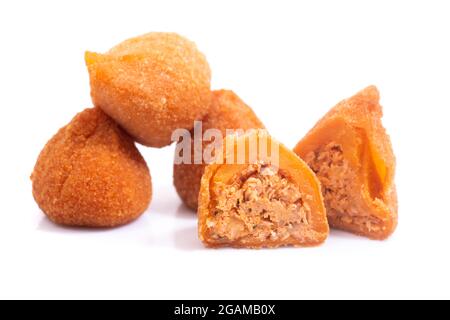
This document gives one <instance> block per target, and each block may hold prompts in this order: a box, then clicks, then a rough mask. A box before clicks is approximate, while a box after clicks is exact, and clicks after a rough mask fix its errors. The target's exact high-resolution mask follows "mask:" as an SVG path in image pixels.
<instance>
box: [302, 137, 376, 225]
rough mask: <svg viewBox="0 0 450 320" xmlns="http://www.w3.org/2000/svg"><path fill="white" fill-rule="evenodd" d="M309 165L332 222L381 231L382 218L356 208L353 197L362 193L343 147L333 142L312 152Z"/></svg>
mask: <svg viewBox="0 0 450 320" xmlns="http://www.w3.org/2000/svg"><path fill="white" fill-rule="evenodd" d="M305 161H306V163H308V165H309V166H310V167H311V169H312V170H313V171H314V172H315V173H316V175H317V177H318V178H319V180H320V182H321V185H322V194H323V197H324V200H325V206H326V209H327V214H328V217H329V219H331V221H330V222H333V220H334V221H336V222H338V221H339V222H341V223H343V224H345V225H354V226H356V227H358V228H359V229H364V230H368V231H375V232H376V231H378V230H379V229H380V226H379V225H380V220H379V219H378V218H376V217H372V216H368V215H366V214H365V212H364V211H361V210H358V209H357V208H356V207H355V203H354V201H353V200H352V196H351V195H352V194H353V193H354V192H357V190H358V188H355V183H356V173H355V172H354V170H353V169H352V168H350V165H349V163H348V161H347V160H346V159H345V158H344V153H343V151H342V146H341V145H339V144H337V143H334V142H331V143H329V144H327V145H326V146H325V147H323V148H321V149H319V150H317V151H316V152H310V153H309V154H308V155H307V156H306V158H305Z"/></svg>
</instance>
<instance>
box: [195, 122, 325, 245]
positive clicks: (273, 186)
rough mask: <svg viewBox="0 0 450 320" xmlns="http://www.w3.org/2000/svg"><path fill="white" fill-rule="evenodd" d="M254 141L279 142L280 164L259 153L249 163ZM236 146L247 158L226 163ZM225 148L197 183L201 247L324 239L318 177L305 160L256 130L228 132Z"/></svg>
mask: <svg viewBox="0 0 450 320" xmlns="http://www.w3.org/2000/svg"><path fill="white" fill-rule="evenodd" d="M255 141H257V147H258V148H259V149H260V150H261V148H262V147H263V145H264V144H266V146H269V145H270V147H268V148H269V149H271V148H272V146H273V144H275V145H276V146H278V147H279V161H277V162H278V164H279V165H275V164H274V162H273V160H272V157H271V156H269V157H265V156H263V155H261V154H260V153H259V152H258V156H257V157H256V158H255V161H250V159H252V156H251V155H250V152H251V151H250V150H254V149H253V148H252V147H251V144H252V143H254V142H255ZM240 145H245V153H246V159H247V160H248V161H246V163H244V164H226V163H227V162H226V161H225V159H227V158H228V157H229V154H232V153H234V154H237V150H238V149H239V146H240ZM226 146H227V147H226V148H225V149H224V150H226V151H223V152H221V153H219V154H220V157H217V159H216V162H215V163H213V164H210V165H208V166H207V167H206V169H205V173H204V175H203V177H202V181H201V188H200V196H199V209H198V216H199V237H200V239H201V240H202V241H203V243H204V244H205V245H206V246H208V247H225V246H229V247H237V248H262V247H267V248H275V247H280V246H288V245H292V246H313V245H318V244H320V243H322V242H324V241H325V239H326V238H327V236H328V232H329V229H328V223H327V217H326V212H325V207H324V204H323V198H322V194H321V192H320V185H319V181H318V180H317V178H316V176H315V174H314V173H313V172H312V170H311V169H310V168H309V167H308V166H307V164H306V163H305V162H303V161H302V160H301V159H300V158H298V157H297V155H295V153H294V152H292V151H291V150H289V149H287V148H286V147H285V146H283V145H281V144H279V143H278V142H276V141H274V140H272V138H270V136H268V135H267V133H265V132H264V131H261V130H255V131H254V132H252V133H249V134H246V135H244V136H241V137H238V138H236V137H231V136H229V137H227V141H226ZM228 146H231V148H230V147H228ZM233 149H234V151H229V150H233Z"/></svg>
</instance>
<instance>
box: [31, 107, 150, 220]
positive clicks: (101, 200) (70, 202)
mask: <svg viewBox="0 0 450 320" xmlns="http://www.w3.org/2000/svg"><path fill="white" fill-rule="evenodd" d="M31 180H32V183H33V196H34V198H35V200H36V202H37V203H38V205H39V207H40V208H41V209H42V211H44V213H45V214H46V215H47V216H48V217H49V218H50V219H51V220H52V221H54V222H55V223H58V224H63V225H68V226H83V227H114V226H119V225H123V224H126V223H128V222H130V221H132V220H134V219H136V218H137V217H139V216H140V215H141V214H142V213H143V212H144V211H145V210H146V209H147V207H148V205H149V203H150V200H151V194H152V188H151V178H150V172H149V170H148V167H147V164H146V163H145V161H144V159H143V158H142V156H141V154H140V153H139V151H138V150H137V148H136V146H135V145H134V142H133V140H132V139H131V138H130V137H129V136H128V134H126V133H125V132H124V131H123V130H122V129H121V128H120V127H119V126H118V125H117V124H116V123H115V122H113V121H112V120H111V119H110V118H109V117H108V116H107V115H105V114H104V113H103V112H102V111H101V110H100V109H97V108H95V109H86V110H85V111H83V112H81V113H79V114H78V115H77V116H76V117H75V118H74V119H73V120H72V121H71V122H70V123H69V124H68V125H67V126H65V127H63V128H62V129H60V130H59V132H58V133H57V134H56V135H55V136H54V137H53V138H52V139H51V140H50V141H49V142H48V143H47V145H46V146H45V147H44V149H43V150H42V152H41V154H40V155H39V158H38V160H37V163H36V166H35V168H34V171H33V174H32V176H31Z"/></svg>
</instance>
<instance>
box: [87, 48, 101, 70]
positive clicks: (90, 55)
mask: <svg viewBox="0 0 450 320" xmlns="http://www.w3.org/2000/svg"><path fill="white" fill-rule="evenodd" d="M100 57H101V54H99V53H95V52H91V51H86V52H85V53H84V61H85V63H86V65H87V66H88V67H89V66H91V65H93V64H95V63H97V62H98V61H99V60H100Z"/></svg>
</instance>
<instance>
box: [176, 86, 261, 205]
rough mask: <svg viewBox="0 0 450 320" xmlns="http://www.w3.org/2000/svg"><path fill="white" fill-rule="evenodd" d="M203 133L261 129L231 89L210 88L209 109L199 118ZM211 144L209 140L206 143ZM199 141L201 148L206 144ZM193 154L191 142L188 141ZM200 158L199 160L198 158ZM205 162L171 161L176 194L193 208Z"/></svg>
mask: <svg viewBox="0 0 450 320" xmlns="http://www.w3.org/2000/svg"><path fill="white" fill-rule="evenodd" d="M202 125H203V132H204V131H206V130H208V129H218V130H220V131H221V132H222V134H223V135H224V136H225V134H226V130H227V129H234V130H236V129H242V130H245V131H246V130H249V129H264V125H263V124H262V122H261V121H260V120H259V119H258V117H257V116H256V114H255V113H254V112H253V110H252V109H251V108H250V107H249V106H248V105H246V104H245V103H244V102H243V101H242V100H241V99H240V98H239V97H238V96H237V95H236V94H235V93H234V92H233V91H229V90H217V91H213V96H212V103H211V107H210V111H209V112H208V114H207V115H206V117H205V118H204V119H203V123H202ZM209 143H211V142H209ZM209 143H208V142H203V149H205V147H206V146H207V145H208V144H209ZM191 150H192V158H193V157H194V142H193V141H192V144H191ZM202 161H203V159H202ZM204 170H205V164H204V163H202V164H175V165H174V168H173V180H174V185H175V188H176V190H177V192H178V195H179V196H180V198H181V199H182V200H183V202H184V203H185V204H186V206H188V207H189V208H191V209H193V210H197V206H198V193H199V191H200V180H201V179H202V175H203V172H204Z"/></svg>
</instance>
